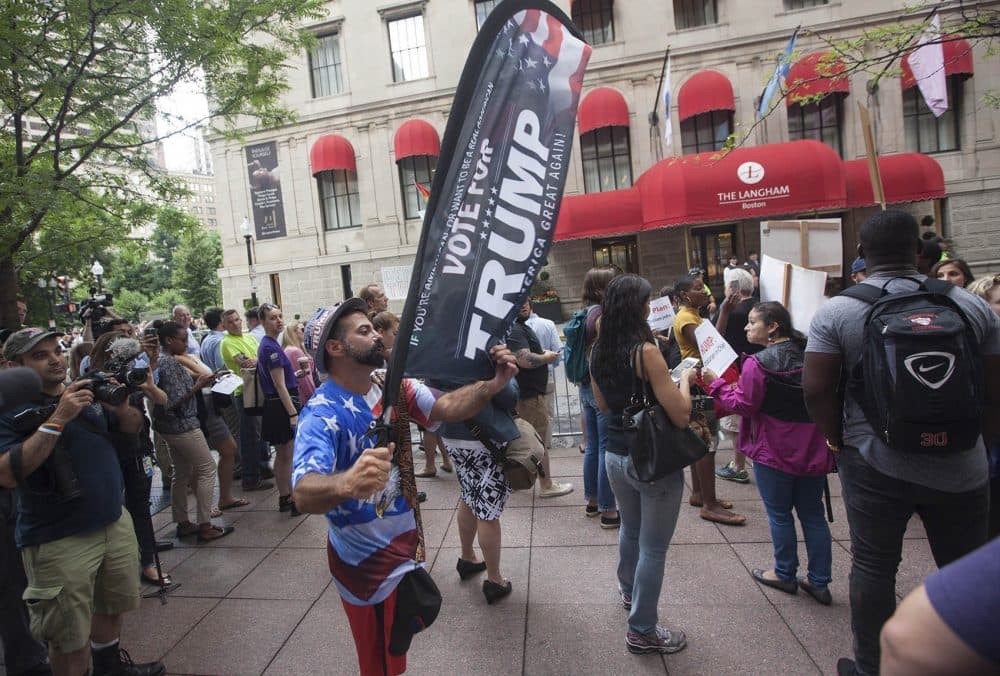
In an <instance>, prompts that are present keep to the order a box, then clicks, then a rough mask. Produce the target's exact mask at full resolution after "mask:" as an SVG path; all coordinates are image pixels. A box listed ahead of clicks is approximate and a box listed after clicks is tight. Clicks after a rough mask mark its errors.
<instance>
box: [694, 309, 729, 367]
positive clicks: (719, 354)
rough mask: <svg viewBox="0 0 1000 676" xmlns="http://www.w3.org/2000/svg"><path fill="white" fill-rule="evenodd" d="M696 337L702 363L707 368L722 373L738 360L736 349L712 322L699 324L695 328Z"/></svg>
mask: <svg viewBox="0 0 1000 676" xmlns="http://www.w3.org/2000/svg"><path fill="white" fill-rule="evenodd" d="M694 338H695V340H696V341H698V351H699V352H701V363H702V364H703V365H704V367H705V368H707V369H711V370H712V371H714V372H715V373H716V374H718V375H721V374H723V373H725V372H726V369H728V368H729V367H730V366H732V364H733V362H735V361H736V357H737V354H736V351H735V350H734V349H733V348H732V347H730V346H729V343H727V342H726V339H725V338H723V337H722V334H721V333H719V332H718V330H717V329H716V328H715V327H714V326H713V325H712V323H711V322H702V323H701V324H699V325H698V327H697V328H695V330H694Z"/></svg>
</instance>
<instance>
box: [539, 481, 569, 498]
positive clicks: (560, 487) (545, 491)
mask: <svg viewBox="0 0 1000 676" xmlns="http://www.w3.org/2000/svg"><path fill="white" fill-rule="evenodd" d="M572 492H573V484H571V483H569V482H567V483H564V484H561V483H559V482H558V481H553V482H552V485H551V486H549V487H548V488H542V487H540V486H539V488H538V497H540V498H558V497H559V496H560V495H569V494H570V493H572Z"/></svg>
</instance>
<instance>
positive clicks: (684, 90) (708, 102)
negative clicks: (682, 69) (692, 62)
mask: <svg viewBox="0 0 1000 676" xmlns="http://www.w3.org/2000/svg"><path fill="white" fill-rule="evenodd" d="M712 110H736V104H735V103H734V101H733V85H732V84H730V82H729V78H727V77H726V76H725V75H723V74H722V73H719V72H718V71H714V70H703V71H701V72H700V73H695V74H694V75H693V76H691V78H690V79H689V80H688V81H687V82H685V83H684V85H683V86H682V87H681V90H680V91H679V92H677V113H678V115H679V116H680V119H681V120H687V119H688V118H691V117H694V116H695V115H701V114H702V113H707V112H710V111H712Z"/></svg>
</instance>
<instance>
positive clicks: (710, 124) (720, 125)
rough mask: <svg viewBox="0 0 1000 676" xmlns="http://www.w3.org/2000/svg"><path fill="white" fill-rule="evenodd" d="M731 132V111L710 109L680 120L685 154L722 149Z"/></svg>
mask: <svg viewBox="0 0 1000 676" xmlns="http://www.w3.org/2000/svg"><path fill="white" fill-rule="evenodd" d="M731 133H733V111H731V110H710V111H709V112H707V113H702V114H700V115H695V116H694V117H689V118H688V119H686V120H681V146H682V152H683V154H685V155H690V154H692V153H705V152H711V151H713V150H722V148H723V147H724V146H725V145H726V139H728V138H729V135H730V134H731Z"/></svg>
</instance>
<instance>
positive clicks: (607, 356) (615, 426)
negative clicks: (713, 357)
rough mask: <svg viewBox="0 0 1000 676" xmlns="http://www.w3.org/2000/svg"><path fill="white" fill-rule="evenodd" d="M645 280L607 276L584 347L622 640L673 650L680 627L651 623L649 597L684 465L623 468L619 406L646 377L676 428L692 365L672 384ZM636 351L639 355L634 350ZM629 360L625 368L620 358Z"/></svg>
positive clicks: (656, 589)
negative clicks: (600, 429)
mask: <svg viewBox="0 0 1000 676" xmlns="http://www.w3.org/2000/svg"><path fill="white" fill-rule="evenodd" d="M650 290H651V287H650V285H649V282H647V281H646V280H645V279H643V278H642V277H639V276H637V275H630V274H629V275H621V276H619V277H615V279H613V280H612V281H611V283H610V284H609V285H608V288H607V290H606V291H605V294H604V301H603V302H602V303H601V310H602V312H601V321H600V326H599V328H598V334H597V340H596V341H595V342H594V347H593V350H592V351H591V353H590V373H591V376H592V386H593V388H594V398H595V399H596V401H597V405H598V406H599V407H600V408H601V411H602V412H604V414H605V416H607V418H606V419H607V423H608V440H607V453H606V455H605V463H606V465H607V472H608V480H609V481H610V483H611V488H612V489H613V490H614V493H615V497H616V498H617V499H618V511H619V512H620V514H621V530H620V532H619V534H618V587H619V593H620V594H621V599H622V605H623V606H624V607H625V609H626V610H628V611H629V616H628V631H627V633H626V635H625V643H626V645H627V646H628V649H629V652H632V653H637V654H645V653H674V652H677V651H678V650H681V649H682V648H684V646H685V645H686V644H687V642H686V638H685V636H684V632H682V631H677V630H671V629H666V628H664V627H661V626H659V625H658V624H657V621H658V615H657V603H658V601H659V599H660V589H661V588H662V586H663V569H664V565H665V563H666V557H667V547H668V546H669V545H670V539H671V538H672V537H673V534H674V528H675V527H676V525H677V515H678V513H679V512H680V505H681V495H682V493H683V492H684V472H683V471H680V470H679V471H677V472H673V473H672V474H669V475H667V476H665V477H664V478H662V479H659V480H657V481H652V482H641V481H638V480H636V479H634V478H632V476H631V473H630V472H629V457H628V450H629V449H628V448H627V447H626V445H625V430H624V428H623V426H622V411H623V409H624V408H625V406H626V405H627V404H628V402H629V399H630V398H631V395H632V390H633V385H634V382H635V378H636V377H638V378H641V379H642V380H645V381H647V382H648V383H649V384H650V386H651V387H652V390H653V393H654V394H655V396H656V400H657V402H658V403H659V404H660V406H662V407H663V409H664V411H666V413H667V416H668V417H669V418H670V421H671V422H672V423H673V424H674V425H676V426H677V427H687V426H688V423H689V422H690V417H691V392H690V388H691V380H692V377H693V373H694V372H693V370H691V369H688V370H686V371H684V373H683V374H682V375H681V380H680V387H679V388H678V387H677V386H675V385H674V384H673V382H672V381H671V379H670V371H669V370H668V369H667V363H666V362H665V361H664V360H663V356H662V355H661V354H660V350H659V348H658V347H657V346H656V341H655V340H654V338H653V333H652V331H651V330H650V328H649V324H647V323H646V317H647V316H648V315H649V295H650ZM639 351H641V354H642V358H641V360H640V359H636V358H635V354H636V353H637V352H639ZM627 364H633V365H634V366H633V368H625V365H627Z"/></svg>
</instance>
